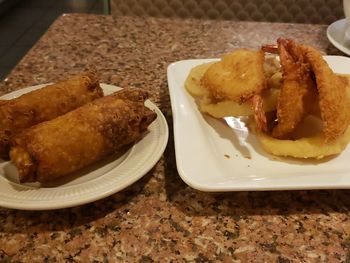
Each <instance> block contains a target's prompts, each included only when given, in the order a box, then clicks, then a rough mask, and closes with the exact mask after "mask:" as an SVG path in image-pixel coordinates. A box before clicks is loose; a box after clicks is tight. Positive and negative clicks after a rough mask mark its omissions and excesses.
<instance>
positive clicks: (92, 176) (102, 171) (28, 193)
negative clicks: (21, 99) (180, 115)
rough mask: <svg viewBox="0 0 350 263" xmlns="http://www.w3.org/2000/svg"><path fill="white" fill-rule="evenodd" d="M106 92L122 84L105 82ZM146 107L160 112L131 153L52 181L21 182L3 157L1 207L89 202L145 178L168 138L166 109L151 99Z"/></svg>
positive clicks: (30, 207) (0, 166)
mask: <svg viewBox="0 0 350 263" xmlns="http://www.w3.org/2000/svg"><path fill="white" fill-rule="evenodd" d="M43 86H45V85H38V86H33V87H28V88H25V89H21V90H18V91H15V92H12V93H9V94H6V95H5V96H2V97H1V99H11V98H14V97H17V96H20V95H22V94H24V93H27V92H29V91H31V90H34V89H37V88H40V87H43ZM101 87H102V88H103V90H104V93H105V95H108V94H110V93H112V92H114V91H117V90H118V89H120V88H118V87H116V86H112V85H107V84H101ZM145 104H146V106H147V107H149V108H150V109H152V110H154V111H155V112H156V113H157V115H158V116H157V119H156V120H155V121H154V122H153V123H152V124H151V125H150V126H149V128H148V129H149V132H148V133H147V134H146V135H145V137H144V138H143V139H142V140H140V141H139V142H137V143H135V144H134V145H133V146H132V147H131V148H130V149H129V150H127V152H125V153H124V154H123V155H121V156H118V157H111V158H109V159H108V160H105V161H102V162H99V163H97V164H95V165H92V166H90V167H88V168H85V169H82V170H81V171H79V172H77V173H75V174H73V175H70V176H68V177H67V178H65V179H63V180H61V181H56V182H54V183H51V184H46V185H40V184H38V183H30V184H19V183H18V179H17V174H16V169H15V168H14V166H13V165H12V164H11V163H10V162H6V161H3V160H1V159H0V206H2V207H7V208H15V209H23V210H49V209H58V208H66V207H72V206H77V205H81V204H86V203H89V202H92V201H95V200H98V199H101V198H104V197H107V196H109V195H112V194H114V193H116V192H118V191H120V190H122V189H124V188H126V187H127V186H129V185H131V184H132V183H134V182H135V181H137V180H138V179H140V178H141V177H143V176H144V175H145V174H146V173H147V172H148V171H149V170H150V169H151V168H152V167H153V166H154V165H155V164H156V162H157V161H158V160H159V158H160V157H161V155H162V154H163V152H164V149H165V147H166V144H167V141H168V126H167V123H166V120H165V118H164V116H163V114H162V112H161V111H160V110H159V109H158V108H157V106H156V105H154V104H153V103H152V102H150V101H149V100H147V101H146V103H145Z"/></svg>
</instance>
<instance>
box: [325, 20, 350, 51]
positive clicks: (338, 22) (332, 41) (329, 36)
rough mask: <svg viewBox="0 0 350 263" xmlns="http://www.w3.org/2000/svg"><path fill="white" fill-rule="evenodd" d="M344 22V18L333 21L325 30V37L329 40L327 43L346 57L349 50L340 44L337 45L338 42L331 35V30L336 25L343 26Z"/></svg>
mask: <svg viewBox="0 0 350 263" xmlns="http://www.w3.org/2000/svg"><path fill="white" fill-rule="evenodd" d="M345 21H346V18H343V19H339V20H337V21H334V22H333V23H331V24H330V25H329V26H328V27H327V30H326V35H327V38H328V40H329V42H331V44H332V45H333V46H334V47H336V48H337V49H339V50H340V51H341V52H343V53H344V54H346V55H349V56H350V49H349V48H347V47H345V46H343V45H342V44H341V43H339V41H337V40H336V39H335V38H334V37H333V35H332V29H333V28H334V27H335V26H336V25H337V24H343V23H344V22H345Z"/></svg>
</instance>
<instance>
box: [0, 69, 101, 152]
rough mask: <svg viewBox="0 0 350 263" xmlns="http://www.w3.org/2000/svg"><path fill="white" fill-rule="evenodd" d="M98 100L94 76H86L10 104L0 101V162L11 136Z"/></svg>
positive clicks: (97, 82)
mask: <svg viewBox="0 0 350 263" xmlns="http://www.w3.org/2000/svg"><path fill="white" fill-rule="evenodd" d="M102 96H103V91H102V89H101V87H100V85H99V79H98V77H97V75H96V74H95V73H93V72H88V73H85V74H81V75H76V76H73V77H71V78H69V79H67V80H64V81H60V82H57V83H56V84H52V85H48V86H46V87H44V88H41V89H38V90H34V91H32V92H29V93H27V94H24V95H22V96H20V97H18V98H15V99H12V100H7V101H0V158H8V152H9V141H10V138H11V137H12V136H13V135H15V134H18V133H19V132H21V131H22V130H23V129H25V128H28V127H31V126H33V125H35V124H38V123H40V122H43V121H47V120H51V119H53V118H56V117H57V116H60V115H62V114H65V113H67V112H69V111H71V110H73V109H76V108H78V107H80V106H82V105H84V104H85V103H88V102H90V101H92V100H94V99H96V98H99V97H102Z"/></svg>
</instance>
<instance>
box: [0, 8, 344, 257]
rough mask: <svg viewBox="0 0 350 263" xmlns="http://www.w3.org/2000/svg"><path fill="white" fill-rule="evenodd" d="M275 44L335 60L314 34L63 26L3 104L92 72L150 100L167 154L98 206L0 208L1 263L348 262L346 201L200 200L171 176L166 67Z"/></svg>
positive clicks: (78, 18) (282, 29) (212, 26)
mask: <svg viewBox="0 0 350 263" xmlns="http://www.w3.org/2000/svg"><path fill="white" fill-rule="evenodd" d="M279 36H288V37H293V38H295V39H297V40H299V41H302V42H304V43H308V44H312V45H314V46H316V47H317V48H319V49H321V50H323V51H324V52H325V53H328V54H337V51H336V50H335V49H334V48H332V47H331V45H330V44H329V42H328V41H327V39H326V27H325V26H321V25H295V24H294V25H293V24H270V23H247V22H228V21H226V22H224V21H221V22H214V21H196V20H188V21H183V20H165V19H163V20H160V19H141V18H112V17H109V16H99V15H75V14H74V15H73V14H72V15H64V16H61V17H60V18H59V19H58V20H57V21H56V22H55V23H54V24H53V26H52V27H51V28H50V29H49V30H48V32H47V33H46V34H45V35H44V37H43V38H42V39H40V41H39V42H38V43H37V44H36V45H35V46H34V48H33V49H31V50H30V52H29V53H28V54H27V55H26V56H25V57H24V59H23V60H21V61H20V63H19V64H18V66H17V67H16V68H15V69H14V70H13V71H12V72H11V74H10V75H9V76H8V78H7V79H6V80H5V81H3V82H1V83H0V92H1V94H3V93H6V92H9V91H12V90H15V89H20V88H22V87H25V86H28V85H33V84H38V83H46V82H53V81H56V80H58V79H60V78H61V77H62V76H63V75H64V74H67V73H69V74H70V73H75V72H80V71H82V70H83V69H84V68H85V67H86V65H95V66H96V68H97V69H98V70H100V71H101V73H102V81H103V82H105V83H111V84H116V85H118V86H121V87H126V86H135V87H143V88H146V89H147V90H149V91H150V92H151V99H152V101H154V102H155V103H156V104H157V105H158V106H159V108H160V109H161V110H162V111H163V113H164V115H165V116H166V118H167V121H168V124H169V128H170V138H169V143H168V146H167V149H166V151H165V153H164V155H163V157H162V158H161V159H160V161H159V162H158V163H157V164H156V166H155V167H154V168H153V169H152V170H151V171H150V172H149V173H148V174H147V175H146V176H144V177H143V178H142V179H141V180H139V181H138V182H136V183H135V184H133V185H132V186H130V187H128V188H126V189H125V190H123V191H121V192H119V193H117V194H114V195H112V196H110V197H108V198H105V199H103V200H100V201H97V202H94V203H91V204H87V205H83V206H79V207H74V208H69V209H62V210H55V211H43V212H34V211H18V210H10V209H5V208H0V261H5V262H8V261H13V262H29V261H31V262H152V261H156V262H170V261H172V262H208V261H211V260H212V261H213V262H221V261H223V262H283V263H286V262H341V261H347V262H349V261H350V252H349V249H350V214H349V209H350V198H349V197H350V191H346V190H331V191H289V192H282V191H281V192H236V193H215V194H213V193H203V192H199V191H196V190H194V189H191V188H190V187H188V186H187V185H186V184H185V183H184V182H183V181H182V180H181V178H180V177H179V175H178V173H177V170H176V164H175V157H174V143H173V136H172V116H171V108H170V101H169V94H168V88H167V80H166V68H167V65H168V64H169V63H171V62H174V61H177V60H182V59H188V58H210V57H216V56H218V55H220V54H221V53H223V52H227V51H230V50H232V49H234V48H237V47H242V46H245V47H252V48H258V47H259V46H260V45H261V44H262V43H271V42H273V41H274V40H275V39H276V38H277V37H279Z"/></svg>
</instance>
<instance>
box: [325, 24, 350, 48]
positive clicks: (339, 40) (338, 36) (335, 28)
mask: <svg viewBox="0 0 350 263" xmlns="http://www.w3.org/2000/svg"><path fill="white" fill-rule="evenodd" d="M345 30H346V19H341V20H338V21H335V22H334V23H332V24H331V25H329V26H328V28H327V38H328V40H329V41H330V42H331V43H332V44H333V45H334V46H335V47H336V48H337V49H339V50H340V51H342V52H344V53H345V54H347V55H350V39H348V40H346V38H345Z"/></svg>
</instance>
